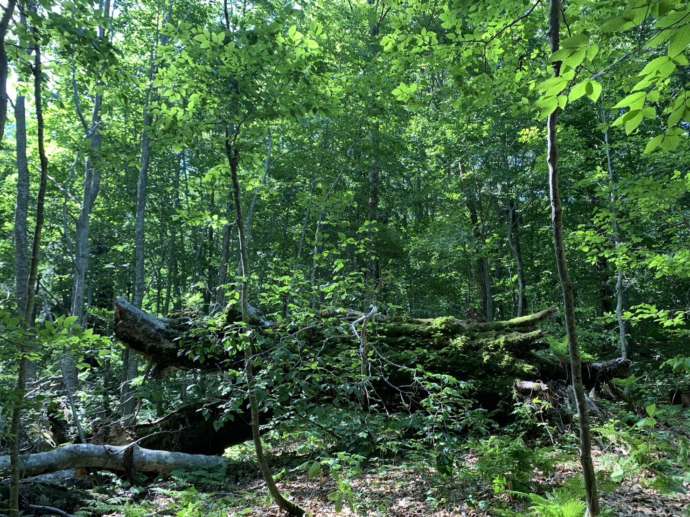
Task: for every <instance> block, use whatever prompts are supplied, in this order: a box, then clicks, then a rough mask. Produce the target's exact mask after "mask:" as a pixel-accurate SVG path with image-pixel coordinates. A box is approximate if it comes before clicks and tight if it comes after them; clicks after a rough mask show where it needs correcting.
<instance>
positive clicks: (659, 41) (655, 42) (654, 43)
mask: <svg viewBox="0 0 690 517" xmlns="http://www.w3.org/2000/svg"><path fill="white" fill-rule="evenodd" d="M671 36H673V31H670V30H665V31H661V32H660V33H659V34H657V35H656V36H654V37H653V38H652V39H650V40H649V41H648V42H647V44H646V45H645V46H646V47H648V48H656V47H658V46H660V45H663V44H664V43H666V42H667V41H668V40H669V39H670V38H671Z"/></svg>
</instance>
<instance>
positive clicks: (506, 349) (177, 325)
mask: <svg viewBox="0 0 690 517" xmlns="http://www.w3.org/2000/svg"><path fill="white" fill-rule="evenodd" d="M555 313H556V309H555V308H549V309H546V310H543V311H540V312H537V313H534V314H529V315H526V316H521V317H518V318H513V319H510V320H504V321H493V322H480V321H472V320H462V319H458V318H454V317H451V316H442V317H437V318H424V319H420V318H392V317H387V316H385V315H376V317H375V318H372V319H370V320H368V321H367V322H366V324H367V332H366V339H367V347H366V348H367V350H368V351H369V353H370V354H371V355H372V357H373V358H377V357H378V358H384V359H385V360H384V361H382V364H383V365H384V367H383V370H385V371H384V372H383V374H379V379H378V381H377V380H374V381H373V382H374V383H376V382H378V387H379V388H380V391H383V392H385V391H386V389H387V388H386V386H388V387H389V388H393V389H394V387H395V386H406V385H409V384H410V382H411V379H412V377H413V376H414V371H415V369H417V368H418V367H420V366H421V367H422V368H423V369H424V370H425V371H429V372H433V373H440V374H448V375H452V376H454V377H455V378H457V379H459V380H462V381H467V382H470V383H472V385H473V386H474V394H475V396H476V398H477V399H478V400H479V401H480V403H482V404H484V405H486V406H488V407H493V408H495V407H497V406H498V405H499V404H501V403H506V404H511V403H512V393H513V387H514V384H515V381H516V380H527V381H538V380H539V381H544V382H549V381H554V380H558V381H564V380H566V379H567V378H568V373H569V370H568V368H567V363H565V362H562V361H559V360H558V359H557V358H556V357H555V356H553V355H552V354H548V353H544V352H542V351H543V350H544V349H546V348H548V344H547V341H546V339H545V338H546V336H545V334H544V332H543V330H542V329H540V328H539V326H540V325H541V324H542V323H543V322H544V321H545V320H547V319H549V318H551V317H552V316H553V315H554V314H555ZM229 314H231V313H229ZM362 316H363V315H362V314H360V313H356V312H353V311H344V310H343V311H333V312H330V313H322V314H320V315H318V316H317V317H315V318H314V320H313V321H311V322H309V323H308V324H307V325H305V326H303V327H302V328H301V329H299V328H294V327H292V326H288V325H286V326H280V325H277V324H272V323H269V322H265V321H263V322H259V321H258V320H257V327H259V326H260V327H263V329H264V332H265V333H266V334H267V335H270V336H272V337H271V339H272V340H273V341H275V342H278V341H281V342H283V343H284V342H285V341H286V339H287V340H288V341H289V340H290V339H293V340H297V339H299V340H300V342H301V346H306V347H311V348H313V349H314V350H319V349H323V343H325V342H327V343H328V351H327V352H325V353H328V354H330V355H333V356H335V355H338V354H341V355H342V354H349V356H353V355H354V354H356V353H357V350H358V349H359V345H361V343H358V340H359V339H360V338H361V336H360V337H357V336H355V334H358V333H356V332H352V325H353V324H354V322H357V321H359V322H360V323H359V325H360V327H361V325H362ZM236 331H237V329H233V325H232V322H231V321H230V322H228V326H226V328H225V333H222V332H217V331H215V332H214V331H210V330H209V329H208V327H206V326H204V323H203V321H197V320H194V319H191V318H186V319H184V318H183V319H180V318H177V319H161V318H155V317H153V316H151V315H150V314H147V313H145V312H144V311H141V310H140V309H137V308H136V307H134V306H132V305H131V304H129V303H127V302H126V301H124V300H118V301H117V303H116V306H115V332H116V335H117V336H118V337H119V338H120V339H121V340H122V341H123V342H124V343H126V344H127V345H129V346H130V347H132V348H134V349H135V350H137V351H139V352H141V353H143V354H145V355H147V356H149V357H150V358H151V359H152V360H154V361H155V362H157V363H158V364H159V365H161V366H164V367H168V366H174V367H180V368H198V369H202V370H207V371H211V370H218V369H225V368H233V367H234V368H238V367H241V361H240V360H239V355H238V354H236V353H234V352H232V351H228V350H232V346H227V345H228V342H232V340H233V338H234V335H233V333H234V332H236ZM269 341H270V340H269ZM355 357H356V356H355ZM341 364H343V363H341ZM344 364H346V362H345V363H344ZM628 365H629V363H628V362H627V361H619V360H616V361H610V362H604V363H591V364H585V365H584V368H583V370H584V372H583V373H584V376H585V383H586V384H587V385H588V386H589V387H592V386H593V385H595V384H597V383H599V382H601V381H604V380H607V379H610V378H611V377H613V376H617V375H624V374H625V370H626V368H627V366H628ZM382 375H383V376H384V377H385V379H382V378H381V376H382ZM391 385H393V386H391ZM376 386H377V385H376V384H375V387H376ZM324 396H325V398H328V394H325V395H324ZM396 397H397V398H399V397H398V396H397V394H392V398H396Z"/></svg>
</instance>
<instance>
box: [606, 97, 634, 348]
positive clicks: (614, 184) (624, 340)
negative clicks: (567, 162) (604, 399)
mask: <svg viewBox="0 0 690 517" xmlns="http://www.w3.org/2000/svg"><path fill="white" fill-rule="evenodd" d="M601 121H602V122H603V124H604V145H605V147H606V169H607V171H608V177H609V190H610V194H609V203H610V206H611V223H612V224H611V230H612V232H613V245H614V247H615V249H616V251H617V252H618V251H620V248H621V245H622V244H623V242H622V239H621V230H620V225H619V223H618V219H619V215H618V178H617V177H616V173H615V171H614V169H613V160H612V159H611V144H610V142H609V130H608V125H607V124H608V122H607V120H606V111H605V109H604V105H603V102H602V106H601ZM617 260H618V261H620V257H617ZM615 297H616V322H617V323H618V346H619V350H620V354H621V358H623V359H630V354H631V350H630V343H629V342H628V336H627V324H626V321H625V318H624V317H623V312H624V311H625V286H624V282H623V270H622V268H621V266H620V264H619V263H618V262H617V263H616V287H615Z"/></svg>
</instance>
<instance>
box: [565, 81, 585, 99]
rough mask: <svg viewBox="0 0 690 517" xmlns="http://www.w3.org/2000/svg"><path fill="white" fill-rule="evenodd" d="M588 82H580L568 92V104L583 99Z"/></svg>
mask: <svg viewBox="0 0 690 517" xmlns="http://www.w3.org/2000/svg"><path fill="white" fill-rule="evenodd" d="M589 83H590V81H589V80H584V81H580V82H579V83H577V84H576V85H575V86H573V87H572V89H571V90H570V95H569V96H568V98H569V99H570V102H574V101H576V100H577V99H579V98H580V97H584V96H585V95H586V94H587V86H588V85H589Z"/></svg>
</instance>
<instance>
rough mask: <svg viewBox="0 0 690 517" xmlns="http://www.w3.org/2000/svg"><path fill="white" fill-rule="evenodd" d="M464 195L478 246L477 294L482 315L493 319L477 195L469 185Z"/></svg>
mask: <svg viewBox="0 0 690 517" xmlns="http://www.w3.org/2000/svg"><path fill="white" fill-rule="evenodd" d="M464 176H465V174H464V170H463V166H462V164H460V177H461V178H463V177H464ZM465 197H466V199H467V210H468V211H469V213H470V223H471V225H472V234H473V235H474V239H475V241H476V245H477V247H478V255H479V256H478V257H477V266H476V267H477V283H478V285H479V296H480V300H481V304H482V315H483V316H484V318H485V319H486V321H492V320H493V319H494V301H493V295H492V293H491V268H490V266H489V259H488V257H487V256H486V253H485V252H484V232H483V231H482V225H481V222H480V220H479V209H478V206H477V205H478V201H477V196H476V195H475V193H474V192H472V190H471V187H468V188H466V189H465Z"/></svg>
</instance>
